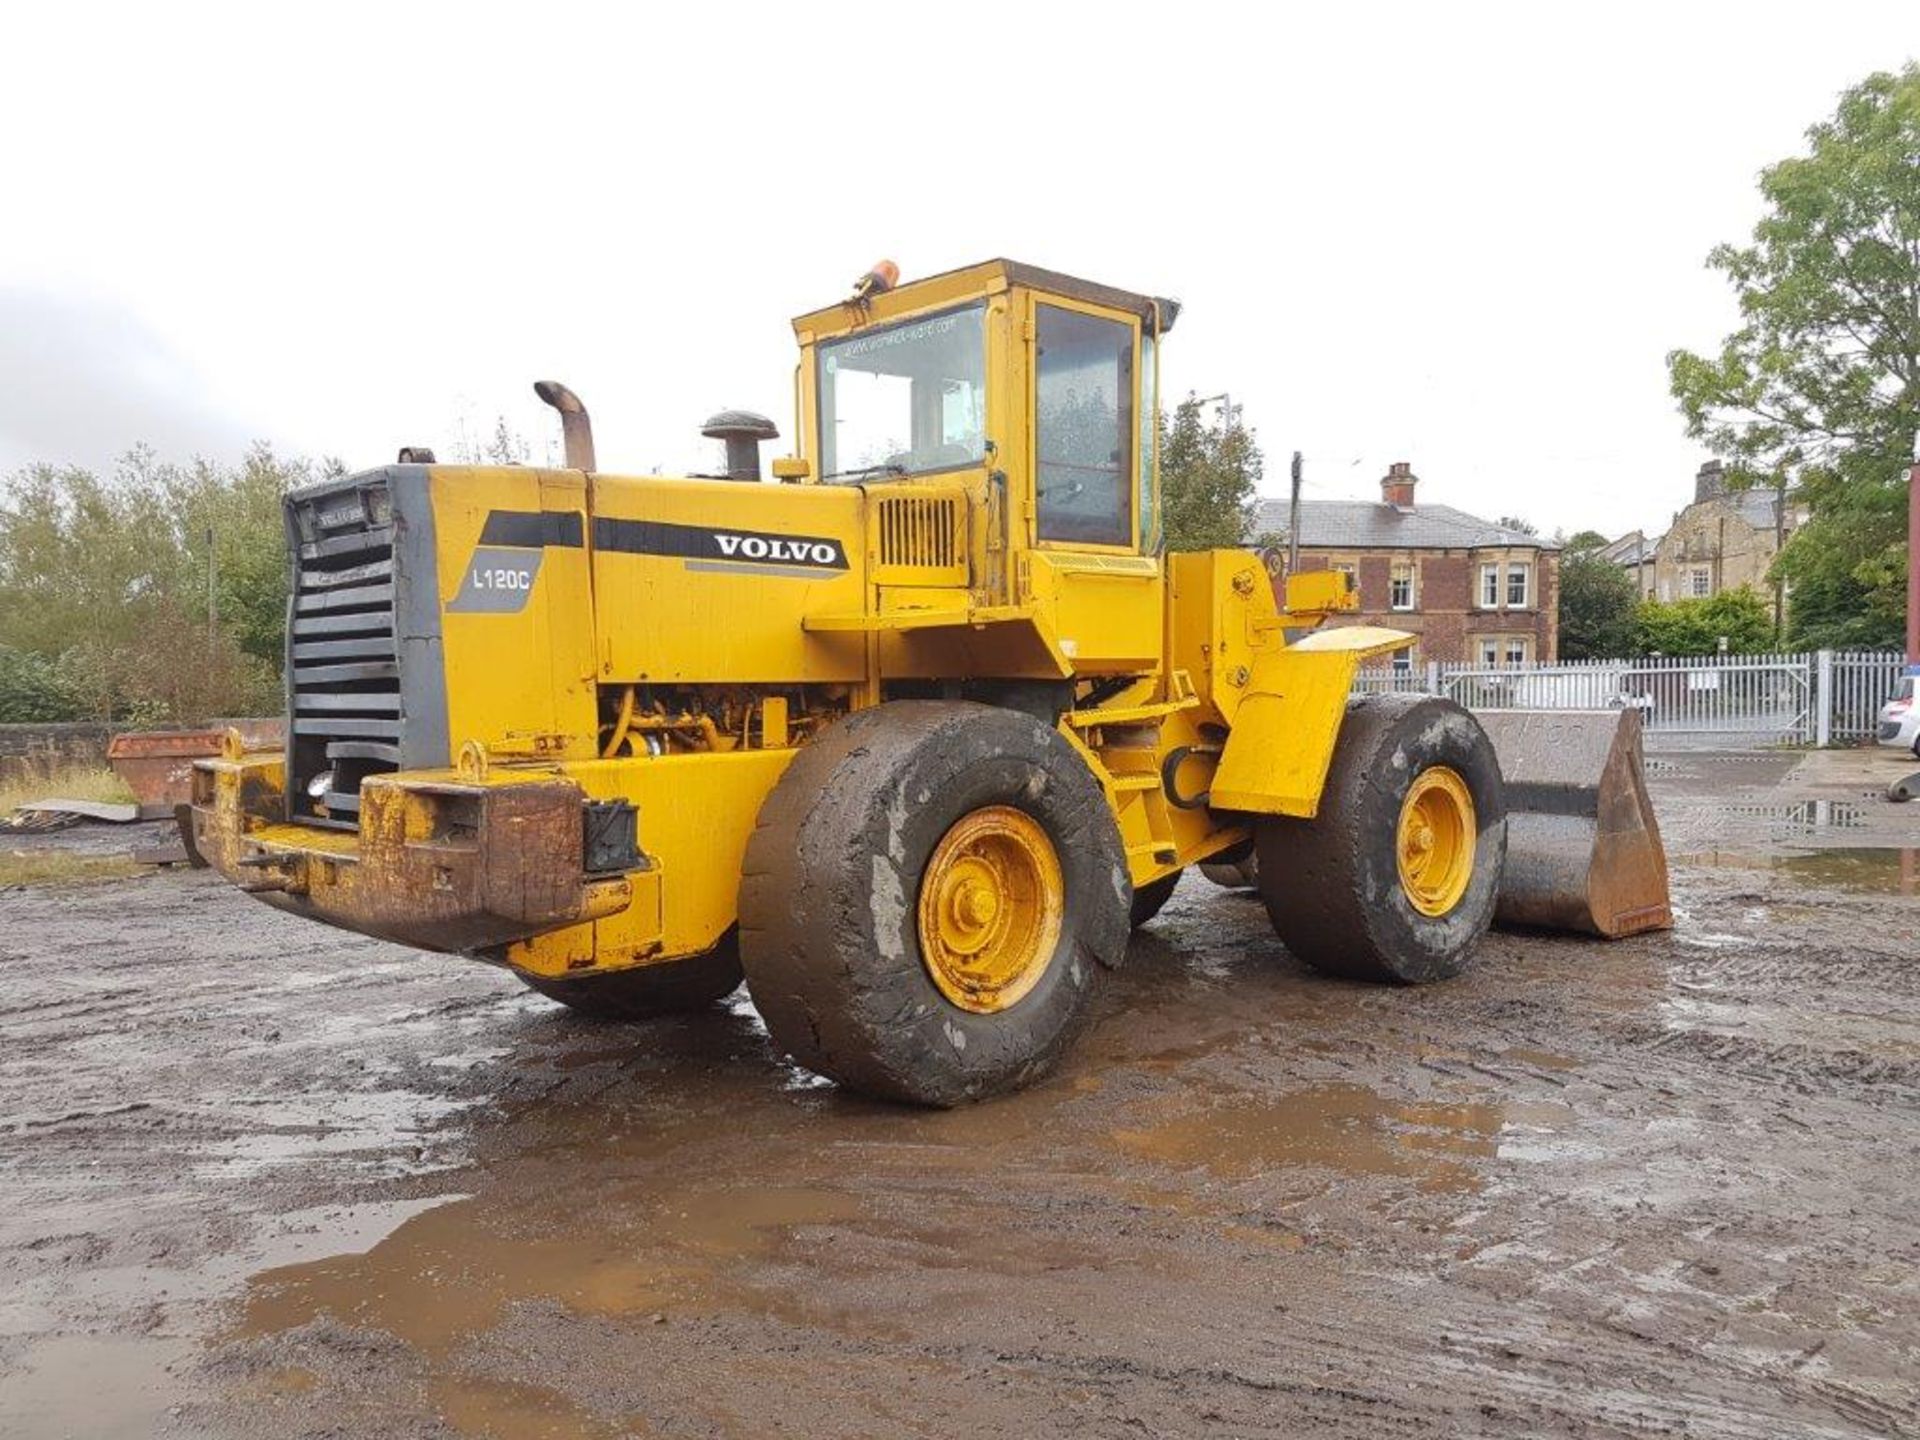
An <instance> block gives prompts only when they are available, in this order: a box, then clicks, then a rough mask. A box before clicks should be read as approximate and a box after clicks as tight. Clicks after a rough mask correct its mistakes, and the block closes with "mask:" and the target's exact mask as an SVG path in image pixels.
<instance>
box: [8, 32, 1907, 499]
mask: <svg viewBox="0 0 1920 1440" xmlns="http://www.w3.org/2000/svg"><path fill="white" fill-rule="evenodd" d="M5 36H6V40H5V49H4V56H5V58H4V59H3V60H0V135H4V136H5V137H6V138H5V140H4V142H0V472H5V471H10V470H12V469H13V468H15V467H17V466H19V465H21V464H23V463H26V462H29V461H36V460H49V461H56V462H62V463H78V464H84V465H92V466H103V465H106V464H109V463H110V462H111V459H112V457H113V456H114V455H116V454H117V453H119V452H121V451H123V450H125V449H126V448H127V447H128V446H129V445H132V444H133V443H135V442H137V441H145V442H148V443H151V444H152V445H154V446H155V447H156V448H157V449H159V450H160V451H161V452H162V453H163V455H166V456H169V457H178V458H184V457H186V456H188V455H191V454H193V453H195V452H200V453H206V454H209V455H215V456H221V457H228V456H235V455H237V454H238V453H239V451H240V450H241V449H242V448H243V447H244V445H245V444H246V442H247V441H248V440H249V439H251V438H255V437H258V438H262V439H267V440H271V441H272V442H273V443H274V444H275V445H277V446H279V447H281V448H283V449H285V450H288V451H291V452H295V453H302V454H313V455H337V456H339V457H341V458H342V459H344V460H346V461H347V462H348V463H349V464H350V465H352V466H354V467H356V468H357V467H360V466H364V465H372V464H377V463H381V462H384V461H386V460H389V459H391V458H392V454H393V451H394V449H395V448H396V447H397V446H398V445H401V444H427V445H433V446H435V447H437V448H438V449H439V450H440V451H441V453H442V454H443V455H445V454H446V453H447V452H448V451H450V450H451V449H452V448H454V446H455V444H456V442H457V441H458V439H459V437H460V434H461V430H462V427H463V426H464V427H465V429H466V431H467V432H468V433H469V434H471V435H474V436H476V437H477V436H479V435H482V434H484V432H486V431H488V430H490V429H491V427H492V424H493V420H494V417H495V416H496V415H504V416H505V417H506V418H507V420H508V423H509V425H510V426H511V427H512V428H514V429H515V430H517V431H519V432H520V433H522V434H524V435H526V436H527V437H528V438H529V440H531V441H533V442H534V445H535V454H536V457H538V456H541V455H544V453H545V451H546V444H547V439H548V436H549V433H550V431H551V430H552V423H551V412H549V411H547V410H546V409H545V408H544V407H542V406H541V405H540V404H539V403H538V402H537V401H535V400H534V399H533V397H532V393H531V389H530V382H531V381H532V380H534V379H535V378H538V377H542V376H552V377H555V378H559V379H562V380H565V381H566V382H567V383H569V384H570V385H572V386H573V387H574V389H576V390H577V391H579V393H580V394H581V396H582V397H583V398H584V399H585V400H586V402H587V404H588V406H589V407H590V408H591V409H592V411H593V412H594V417H595V425H596V431H597V434H598V437H599V442H600V443H599V453H600V462H601V464H602V466H603V467H604V468H606V469H609V470H639V471H646V470H651V469H654V468H655V467H662V468H665V469H667V470H669V471H672V470H675V469H682V468H687V467H693V466H698V467H703V468H707V467H711V466H713V465H714V464H715V463H716V458H717V457H716V456H715V455H714V454H713V453H711V452H710V451H709V449H708V448H707V447H708V445H709V444H710V442H706V441H702V440H701V439H700V438H699V435H698V429H699V424H700V421H701V420H702V419H703V418H704V417H705V416H706V415H707V414H709V413H710V412H712V411H714V410H717V409H720V408H723V407H725V406H745V407H748V408H751V409H756V410H761V411H764V412H766V413H768V414H770V415H772V416H773V417H775V419H776V420H777V421H778V422H779V423H780V426H781V429H782V431H783V432H790V430H791V424H792V422H791V415H792V402H791V398H790V397H791V371H792V364H793V351H792V333H791V330H790V328H789V326H788V323H787V322H788V320H789V318H790V317H791V316H793V315H795V314H799V313H801V312H803V311H805V310H809V309H812V308H814V307H816V306H819V305H821V304H824V303H828V302H831V301H833V300H836V299H839V298H841V296H842V295H843V294H844V293H845V292H846V290H847V289H848V286H849V284H850V282H851V281H852V280H853V278H854V277H855V276H856V275H858V274H860V273H861V272H862V271H864V270H865V269H866V268H867V266H868V265H869V264H870V263H871V262H872V261H873V260H875V259H876V258H878V257H880V256H890V257H892V258H894V259H896V260H897V261H898V262H899V263H900V265H901V268H902V271H903V273H904V275H905V277H906V278H909V279H910V278H912V277H914V276H916V275H927V274H931V273H934V272H936V271H940V270H946V269H950V268H953V267H955V266H957V265H963V264H967V263H969V262H972V261H975V260H979V259H984V258H987V257H990V256H994V255H1007V256H1011V257H1014V258H1017V259H1022V260H1028V261H1032V262H1034V263H1038V264H1042V265H1046V266H1049V267H1052V268H1056V269H1062V270H1067V271H1071V272H1073V273H1076V274H1080V275H1084V276H1086V277H1088V278H1090V279H1095V280H1101V281H1105V282H1109V283H1112V284H1116V285H1121V286H1125V287H1127V288H1130V289H1137V290H1144V291H1151V292H1155V293H1159V294H1166V295H1173V296H1177V297H1179V298H1180V299H1181V300H1182V301H1183V302H1185V306H1186V309H1185V310H1184V312H1183V314H1182V316H1181V319H1180V324H1179V328H1178V329H1177V330H1176V331H1175V333H1174V334H1173V335H1172V336H1171V337H1170V339H1169V341H1168V345H1167V350H1166V354H1165V359H1164V362H1163V378H1164V380H1165V382H1166V383H1167V385H1168V386H1169V387H1170V390H1171V391H1173V392H1176V393H1177V392H1182V391H1186V390H1188V389H1192V390H1195V391H1198V392H1199V393H1201V394H1211V393H1214V392H1217V391H1221V390H1227V391H1230V392H1231V393H1232V395H1233V398H1234V400H1235V401H1236V402H1239V403H1242V404H1243V405H1244V407H1245V408H1244V411H1243V416H1244V419H1245V421H1246V423H1248V424H1250V425H1253V426H1255V427H1256V428H1257V429H1258V431H1259V433H1260V437H1261V440H1262V442H1263V444H1264V446H1265V449H1266V451H1267V455H1268V468H1269V475H1268V481H1267V487H1266V488H1267V489H1268V491H1269V492H1271V493H1276V494H1277V493H1280V492H1281V491H1282V490H1283V489H1284V486H1285V476H1286V456H1287V453H1288V452H1289V451H1291V450H1293V449H1295V448H1298V449H1301V450H1303V451H1305V452H1306V455H1307V457H1308V476H1309V482H1310V483H1309V489H1308V494H1309V495H1310V496H1317V497H1324V498H1335V497H1347V496H1353V497H1360V496H1364V497H1369V498H1377V495H1378V489H1377V480H1378V477H1379V475H1380V473H1381V472H1382V471H1383V470H1384V469H1385V467H1386V465H1387V463H1388V462H1389V461H1392V460H1398V459H1405V460H1410V461H1412V462H1413V465H1414V468H1415V470H1416V471H1417V472H1418V474H1419V475H1420V476H1421V478H1422V487H1421V491H1420V498H1421V499H1422V500H1426V501H1436V502H1445V503H1448V504H1453V505H1457V506H1460V507H1461V508H1464V509H1467V510H1471V511H1475V512H1478V513H1480V514H1483V515H1487V516H1495V515H1499V514H1503V513H1504V514H1520V515H1524V516H1526V517H1528V518H1530V519H1532V520H1533V521H1534V522H1535V523H1537V524H1538V525H1540V526H1541V528H1542V529H1543V530H1546V531H1552V530H1554V529H1555V528H1556V527H1559V528H1564V529H1565V530H1567V531H1572V530H1576V529H1580V528H1585V527H1589V526H1591V527H1594V528H1597V529H1600V530H1603V531H1606V532H1607V533H1608V534H1610V535H1611V534H1617V533H1619V532H1620V531H1623V530H1625V529H1628V528H1631V527H1633V526H1636V525H1638V526H1646V527H1649V528H1651V529H1657V528H1663V527H1664V525H1665V523H1666V521H1667V518H1668V517H1669V515H1670V514H1671V512H1672V511H1673V510H1674V509H1675V508H1677V507H1678V506H1679V505H1681V504H1683V503H1685V502H1686V501H1687V500H1688V499H1690V498H1691V487H1692V476H1693V471H1694V469H1695V467H1696V465H1697V464H1698V462H1699V460H1700V458H1701V452H1700V451H1699V450H1698V448H1697V447H1696V446H1694V445H1693V444H1690V443H1689V442H1688V441H1687V439H1686V437H1685V435H1684V434H1683V432H1682V428H1681V424H1680V421H1679V419H1678V417H1677V416H1676V414H1675V413H1674V409H1673V404H1672V401H1671V400H1670V398H1669V397H1668V394H1667V388H1666V376H1665V368H1664V364H1663V357H1664V355H1665V353H1666V352H1667V351H1668V350H1669V349H1671V348H1673V347H1675V346H1679V345H1686V346H1692V347H1696V348H1698V347H1702V346H1711V345H1713V344H1715V343H1716V342H1717V340H1718V338H1719V337H1720V336H1721V335H1722V334H1723V333H1724V332H1725V331H1726V329H1727V328H1729V325H1730V323H1731V321H1732V318H1733V312H1732V306H1731V303H1730V301H1729V299H1728V296H1727V292H1726V288H1725V285H1724V282H1723V281H1722V280H1721V279H1720V277H1718V276H1717V275H1713V274H1711V273H1709V272H1708V271H1706V270H1705V269H1704V268H1703V264H1702V262H1703V259H1704V257H1705V255H1706V253H1707V251H1708V250H1709V249H1710V248H1711V247H1712V246H1713V245H1714V244H1715V243H1716V242H1718V241H1722V240H1731V239H1739V238H1742V237H1744V236H1745V235H1746V234H1747V232H1748V231H1749V230H1750V228H1751V226H1752V224H1753V222H1754V220H1755V219H1756V218H1757V215H1758V202H1757V195H1756V191H1755V188H1754V180H1755V176H1756V174H1757V172H1758V171H1759V170H1760V169H1761V167H1762V166H1764V165H1766V164H1768V163H1770V162H1772V161H1774V160H1777V159H1779V158H1781V157H1783V156H1785V155H1788V154H1791V153H1794V152H1795V151H1796V150H1798V149H1799V148H1800V147H1801V145H1802V132H1803V131H1804V130H1805V128H1806V126H1807V125H1808V124H1809V123H1811V122H1813V121H1814V120H1816V119H1818V118H1820V117H1822V116H1824V115H1826V114H1828V113H1830V112H1831V109H1832V106H1833V102H1834V99H1835V97H1836V95H1837V94H1838V92H1839V91H1840V90H1842V89H1843V88H1845V87H1846V86H1847V85H1849V84H1851V83H1853V82H1855V81H1857V80H1859V79H1860V78H1861V77H1863V76H1865V75H1866V74H1868V73H1869V72H1871V71H1873V70H1876V69H1892V68H1896V67H1898V66H1899V65H1901V64H1902V63H1904V62H1905V61H1906V60H1907V59H1909V58H1910V57H1913V56H1915V55H1916V54H1920V5H1917V4H1915V3H1913V0H1904V3H1859V4H1847V3H1836V0H1826V3H1823V4H1820V5H1818V6H1814V5H1808V4H1804V3H1802V4H1777V5H1768V4H1759V3H1751V0H1750V3H1743V4H1705V3H1698V4H1679V3H1672V0H1667V3H1663V4H1658V5H1646V6H1636V5H1630V4H1612V5H1606V6H1583V7H1572V6H1553V5H1538V4H1529V5H1514V6H1511V7H1506V6H1493V5H1471V4H1464V3H1454V4H1446V5H1435V4H1431V3H1427V4H1419V5H1407V6H1396V5H1363V4H1353V5H1337V6H1336V5H1327V6H1313V7H1310V8H1309V7H1302V8H1301V9H1300V10H1299V11H1298V13H1292V12H1291V10H1290V7H1285V6H1280V5H1270V6H1254V5H1238V6H1232V7H1213V6H1209V5H1206V4H1201V3H1191V0H1189V3H1182V4H1161V5H1153V6H1137V7H1136V6H1128V5H1123V4H1117V3H1103V4H1097V5H1075V6H1067V5H1057V6H1048V5H1041V4H1037V3H1032V0H1028V3H1024V4H1019V5H1008V6H1000V5H996V4H991V3H980V0H973V3H969V4H966V5H952V6H939V7H936V6H916V5H903V4H899V3H897V0H896V3H891V4H887V5H873V6H836V5H832V4H825V3H813V4H808V5H794V4H783V5H779V6H769V7H767V8H765V9H759V8H754V7H744V6H738V7H737V6H729V5H724V4H706V5H698V6H691V5H690V6H635V5H627V6H619V7H611V6H610V7H607V8H606V9H604V10H600V9H595V8H592V7H577V8H576V7H564V6H559V5H547V6H529V5H526V4H518V5H514V6H512V7H502V8H499V9H494V8H493V7H487V6H481V5H473V4H467V5H457V6H447V7H444V8H437V9H429V8H426V7H410V6H402V5H399V4H393V3H388V4H383V5H369V6H360V5H354V4H342V3H333V4H329V5H326V6H270V5H261V4H257V3H255V4H249V5H246V6H237V7H234V8H232V9H229V10H224V11H222V10H217V9H216V8H215V7H212V6H204V5H195V6H160V5H152V4H147V3H143V4H140V5H137V6H130V7H127V8H125V9H120V8H117V7H105V6H95V5H85V4H68V5H61V6H52V5H40V6H30V7H19V8H16V9H14V10H12V11H10V12H9V17H8V19H7V21H6V29H5ZM776 448H779V449H784V446H780V447H776Z"/></svg>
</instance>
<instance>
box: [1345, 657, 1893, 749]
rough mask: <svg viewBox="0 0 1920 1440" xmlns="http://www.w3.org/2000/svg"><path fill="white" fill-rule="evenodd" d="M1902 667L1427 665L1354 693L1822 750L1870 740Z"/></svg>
mask: <svg viewBox="0 0 1920 1440" xmlns="http://www.w3.org/2000/svg"><path fill="white" fill-rule="evenodd" d="M1905 668H1906V661H1905V659H1904V658H1903V657H1902V656H1901V655H1900V654H1898V653H1897V652H1894V651H1878V650H1868V651H1834V650H1819V651H1811V652H1802V653H1797V654H1780V655H1706V656H1675V655H1656V656H1642V657H1637V658H1634V659H1623V660H1574V661H1567V662H1564V663H1560V664H1552V665H1538V664H1530V665H1474V664H1448V663H1442V662H1439V661H1431V662H1429V663H1428V664H1426V665H1425V666H1423V667H1421V668H1419V669H1414V670H1386V669H1370V670H1363V671H1362V672H1361V673H1360V674H1359V675H1358V676H1356V677H1355V680H1354V687H1353V688H1354V693H1356V694H1381V693H1393V692H1399V693H1410V694H1434V695H1445V696H1447V697H1448V698H1450V699H1454V700H1458V701H1459V702H1460V703H1461V704H1463V705H1465V706H1467V707H1468V708H1469V709H1481V710H1493V709H1518V710H1597V709H1623V708H1628V707H1631V708H1633V709H1636V710H1638V711H1640V714H1641V717H1642V718H1643V719H1644V720H1645V722H1646V729H1647V733H1648V735H1649V736H1650V737H1655V739H1656V741H1657V740H1658V739H1659V738H1667V739H1670V740H1671V741H1672V742H1673V743H1676V744H1686V743H1695V744H1701V743H1705V744H1712V743H1724V744H1736V743H1737V744H1786V745H1825V744H1830V743H1856V742H1859V741H1862V740H1871V739H1872V738H1873V737H1874V734H1875V731H1876V729H1877V717H1878V713H1879V710H1880V707H1881V706H1882V705H1883V704H1885V703H1886V701H1887V700H1888V698H1889V697H1891V696H1892V694H1893V691H1894V686H1895V684H1896V683H1897V682H1898V680H1899V678H1900V676H1901V675H1902V674H1903V673H1904V671H1905Z"/></svg>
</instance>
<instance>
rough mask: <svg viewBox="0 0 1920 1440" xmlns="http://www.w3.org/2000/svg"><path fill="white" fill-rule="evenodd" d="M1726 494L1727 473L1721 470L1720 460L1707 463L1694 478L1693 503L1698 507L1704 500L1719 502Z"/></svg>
mask: <svg viewBox="0 0 1920 1440" xmlns="http://www.w3.org/2000/svg"><path fill="white" fill-rule="evenodd" d="M1726 493H1727V475H1726V471H1724V470H1723V469H1721V468H1720V462H1719V461H1718V460H1709V461H1707V463H1706V464H1704V465H1702V466H1701V467H1700V469H1699V471H1698V472H1697V473H1696V474H1695V475H1694V477H1693V503H1694V504H1696V505H1698V504H1699V503H1700V502H1701V501H1702V500H1718V499H1719V498H1720V497H1721V496H1722V495H1724V494H1726Z"/></svg>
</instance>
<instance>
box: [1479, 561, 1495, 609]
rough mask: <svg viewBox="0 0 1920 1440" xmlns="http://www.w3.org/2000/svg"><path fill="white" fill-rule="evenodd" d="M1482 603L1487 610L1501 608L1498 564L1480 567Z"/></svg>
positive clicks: (1482, 606)
mask: <svg viewBox="0 0 1920 1440" xmlns="http://www.w3.org/2000/svg"><path fill="white" fill-rule="evenodd" d="M1480 605H1481V608H1482V609H1485V610H1497V609H1499V608H1500V567H1499V566H1498V565H1482V566H1481V567H1480Z"/></svg>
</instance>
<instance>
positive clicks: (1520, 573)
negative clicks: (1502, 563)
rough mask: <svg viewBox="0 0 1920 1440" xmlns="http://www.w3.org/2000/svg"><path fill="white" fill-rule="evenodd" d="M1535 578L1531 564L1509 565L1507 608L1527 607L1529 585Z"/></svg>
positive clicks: (1519, 608) (1518, 608)
mask: <svg viewBox="0 0 1920 1440" xmlns="http://www.w3.org/2000/svg"><path fill="white" fill-rule="evenodd" d="M1532 578H1533V567H1532V566H1531V565H1509V566H1507V608H1508V609H1510V610H1524V609H1526V608H1527V585H1528V581H1530V580H1531V579H1532Z"/></svg>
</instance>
